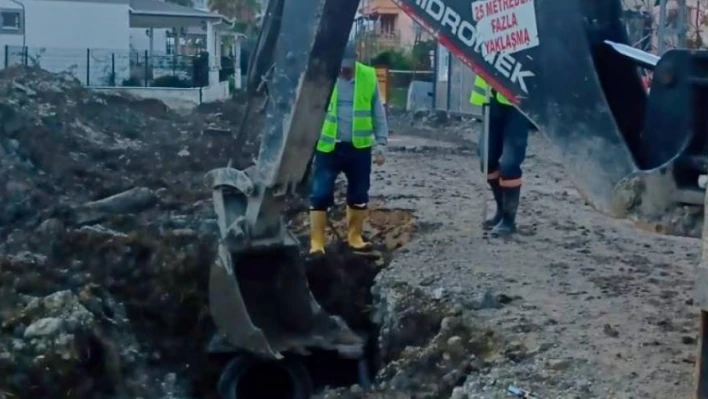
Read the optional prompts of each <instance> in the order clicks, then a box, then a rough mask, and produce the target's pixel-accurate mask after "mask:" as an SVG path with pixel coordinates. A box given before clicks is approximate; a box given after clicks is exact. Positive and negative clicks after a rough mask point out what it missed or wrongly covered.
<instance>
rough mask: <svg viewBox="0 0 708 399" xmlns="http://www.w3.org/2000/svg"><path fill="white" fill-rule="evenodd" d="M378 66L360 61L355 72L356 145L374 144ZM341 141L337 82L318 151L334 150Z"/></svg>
mask: <svg viewBox="0 0 708 399" xmlns="http://www.w3.org/2000/svg"><path fill="white" fill-rule="evenodd" d="M376 81H377V80H376V69H375V68H372V67H370V66H367V65H364V64H362V63H359V62H357V63H356V69H355V72H354V102H353V107H352V108H353V112H354V115H353V116H352V144H353V145H354V148H368V147H371V146H373V145H374V143H375V141H376V139H375V138H374V118H373V101H374V95H375V94H376ZM336 143H337V85H336V84H335V86H334V91H333V92H332V96H331V98H330V100H329V106H328V107H327V115H326V116H325V121H324V124H323V125H322V133H321V134H320V139H319V141H318V142H317V151H321V152H332V151H334V146H335V144H336Z"/></svg>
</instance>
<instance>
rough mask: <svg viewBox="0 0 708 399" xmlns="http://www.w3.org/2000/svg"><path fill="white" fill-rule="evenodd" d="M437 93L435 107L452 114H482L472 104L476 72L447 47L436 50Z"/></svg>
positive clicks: (435, 94) (439, 47)
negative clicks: (471, 98)
mask: <svg viewBox="0 0 708 399" xmlns="http://www.w3.org/2000/svg"><path fill="white" fill-rule="evenodd" d="M435 53H436V54H435V70H436V72H437V76H436V77H435V80H436V81H435V90H434V91H435V93H434V100H433V107H434V109H435V110H437V111H445V112H449V113H452V114H464V115H473V116H481V115H482V110H481V109H480V108H479V107H474V106H472V104H470V101H469V99H470V93H472V87H473V84H474V77H475V74H474V72H472V70H471V69H470V68H469V67H468V66H467V65H465V64H464V63H463V62H462V61H461V60H460V59H458V58H457V57H455V56H453V55H452V54H451V53H450V52H449V51H447V49H445V47H443V46H442V45H438V47H437V49H436V51H435Z"/></svg>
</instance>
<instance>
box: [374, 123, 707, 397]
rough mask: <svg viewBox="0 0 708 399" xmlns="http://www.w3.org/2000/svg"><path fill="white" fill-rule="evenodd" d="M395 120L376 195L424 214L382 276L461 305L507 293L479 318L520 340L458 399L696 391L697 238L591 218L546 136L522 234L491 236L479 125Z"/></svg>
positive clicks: (533, 145) (536, 158)
mask: <svg viewBox="0 0 708 399" xmlns="http://www.w3.org/2000/svg"><path fill="white" fill-rule="evenodd" d="M393 119H394V120H393V122H392V124H393V126H394V129H395V131H396V132H400V134H399V135H395V136H392V138H391V153H390V155H389V159H388V163H387V164H386V165H385V166H384V167H383V168H379V169H378V170H376V171H375V182H374V183H373V188H372V191H373V194H375V195H380V196H382V197H383V198H384V199H385V203H386V205H387V206H389V207H392V208H411V209H415V211H416V217H417V218H418V220H419V224H420V225H421V226H424V227H425V226H427V227H428V231H427V232H426V233H425V234H420V235H419V236H418V238H417V239H415V240H414V241H413V242H411V243H409V244H408V245H407V246H406V247H405V248H404V249H403V250H402V251H401V252H400V253H399V254H398V255H397V256H396V258H395V259H394V261H393V263H392V264H391V266H390V267H389V268H387V269H386V270H385V271H384V272H383V273H382V274H380V275H379V277H378V279H379V281H380V282H384V281H386V282H390V281H403V282H407V283H409V284H411V285H413V286H416V287H420V288H422V289H423V290H424V292H426V293H428V294H429V295H431V296H432V297H436V298H441V297H442V298H445V299H448V300H449V301H451V302H453V303H469V301H470V300H471V299H475V298H480V297H481V296H484V295H485V294H486V295H487V296H488V295H489V294H490V293H492V294H494V295H496V296H499V295H501V296H502V297H504V298H508V300H507V301H505V303H503V304H501V303H498V304H496V306H487V307H486V308H484V307H483V309H480V310H479V311H478V312H477V313H478V316H480V317H481V320H482V322H483V323H484V324H486V325H488V326H491V327H492V328H493V330H494V331H496V332H497V333H498V334H501V335H503V336H505V337H507V338H509V339H511V340H512V341H511V342H512V345H517V346H520V347H521V348H523V349H524V350H523V351H522V352H523V356H519V357H518V358H517V359H514V361H508V359H504V360H500V361H499V362H497V363H496V364H494V365H493V366H492V367H489V368H487V369H486V370H484V371H483V372H482V373H481V374H478V373H475V374H474V375H472V376H470V378H468V379H467V381H466V383H465V384H464V386H463V387H461V388H458V389H456V390H455V392H454V394H453V397H455V398H460V397H465V394H466V395H469V397H470V398H497V397H507V396H506V394H505V393H504V389H505V387H506V386H507V384H509V383H512V384H515V385H516V386H519V387H521V388H524V389H530V390H533V391H534V392H537V395H538V396H539V397H540V398H618V399H619V398H640V397H641V398H678V397H687V396H688V395H689V392H690V390H691V386H692V371H693V366H692V364H693V362H694V351H695V342H696V338H697V310H696V309H695V308H694V307H693V306H691V304H692V300H691V298H692V287H693V274H694V267H695V265H697V263H698V261H699V253H700V241H699V240H697V239H693V238H683V237H668V236H659V235H652V234H650V233H646V232H643V231H640V230H638V229H636V228H635V227H634V226H633V225H632V224H631V223H629V222H626V221H621V220H614V219H610V218H608V217H605V216H603V215H600V214H598V213H596V212H595V211H594V210H593V209H591V208H590V207H589V206H588V205H587V204H586V203H585V202H584V200H583V199H582V198H580V196H579V194H578V192H577V191H576V190H575V189H574V188H573V183H572V181H571V180H570V179H569V177H568V176H567V175H566V173H565V172H564V170H563V165H562V164H560V163H559V162H558V161H557V159H558V158H557V157H556V156H555V154H554V152H553V150H552V148H551V147H550V145H549V144H548V142H546V141H545V138H543V137H542V136H541V135H540V134H533V135H532V137H531V139H530V144H529V150H528V158H527V161H526V163H525V170H526V176H525V185H524V187H523V192H522V203H521V206H520V210H519V216H518V223H519V234H518V235H516V237H515V238H512V239H509V240H500V239H492V238H486V237H484V236H483V234H482V230H481V229H480V227H479V226H480V224H481V221H482V217H483V203H484V201H485V200H486V201H488V206H489V208H488V209H489V212H490V214H491V212H493V210H494V208H493V207H494V204H493V201H492V198H491V193H489V192H488V191H487V190H486V188H485V187H484V182H483V181H482V178H481V175H480V173H479V168H478V159H477V156H476V153H475V150H474V149H475V148H476V147H475V143H474V141H476V132H477V129H479V128H480V125H479V124H478V123H475V122H473V121H470V122H466V123H456V124H455V125H454V126H449V125H448V126H446V127H436V128H431V127H426V126H425V123H422V122H412V121H411V119H410V118H409V119H404V118H393ZM412 124H413V125H414V126H415V127H411V125H412ZM433 138H436V139H437V138H442V139H443V140H435V139H433ZM451 142H454V143H455V144H451Z"/></svg>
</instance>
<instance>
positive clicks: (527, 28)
mask: <svg viewBox="0 0 708 399" xmlns="http://www.w3.org/2000/svg"><path fill="white" fill-rule="evenodd" d="M472 13H473V15H474V19H475V20H476V21H477V34H478V35H479V39H478V40H479V41H481V42H482V50H483V51H484V53H486V54H490V53H506V54H511V53H515V52H517V51H521V50H527V49H530V48H533V47H536V46H538V44H539V41H538V29H537V26H536V9H535V6H534V0H483V1H477V2H474V3H472Z"/></svg>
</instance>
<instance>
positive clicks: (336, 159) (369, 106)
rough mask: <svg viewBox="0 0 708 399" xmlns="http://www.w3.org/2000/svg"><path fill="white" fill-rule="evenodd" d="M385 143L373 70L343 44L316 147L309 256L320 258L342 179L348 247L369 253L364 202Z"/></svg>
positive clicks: (385, 125)
mask: <svg viewBox="0 0 708 399" xmlns="http://www.w3.org/2000/svg"><path fill="white" fill-rule="evenodd" d="M387 142H388V121H387V120H386V112H385V111H384V107H383V104H382V101H381V98H380V93H379V88H378V81H377V79H376V70H375V69H374V68H372V67H369V66H367V65H364V64H362V63H359V62H357V61H356V50H355V48H354V47H353V46H352V45H348V46H347V48H346V50H345V54H344V58H343V60H342V64H341V69H340V74H339V77H338V78H337V82H336V84H335V87H334V90H333V91H332V95H331V97H330V102H329V106H328V108H327V115H326V116H325V121H324V124H323V126H322V132H321V135H320V139H319V141H318V142H317V150H316V151H315V159H314V166H313V176H312V191H311V194H310V229H311V231H310V254H311V255H319V254H324V251H325V228H326V227H327V210H328V209H329V208H330V207H331V206H332V205H334V184H335V180H336V179H337V177H338V176H339V174H340V173H344V175H345V177H346V178H347V244H348V246H349V247H350V248H351V249H352V250H354V251H361V252H368V251H371V249H372V245H371V243H369V242H365V241H364V239H363V237H362V231H363V229H364V221H365V220H366V216H367V204H368V202H369V186H370V183H371V165H372V158H373V162H375V163H376V164H377V165H379V166H381V165H383V164H384V160H385V149H386V145H387Z"/></svg>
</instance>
